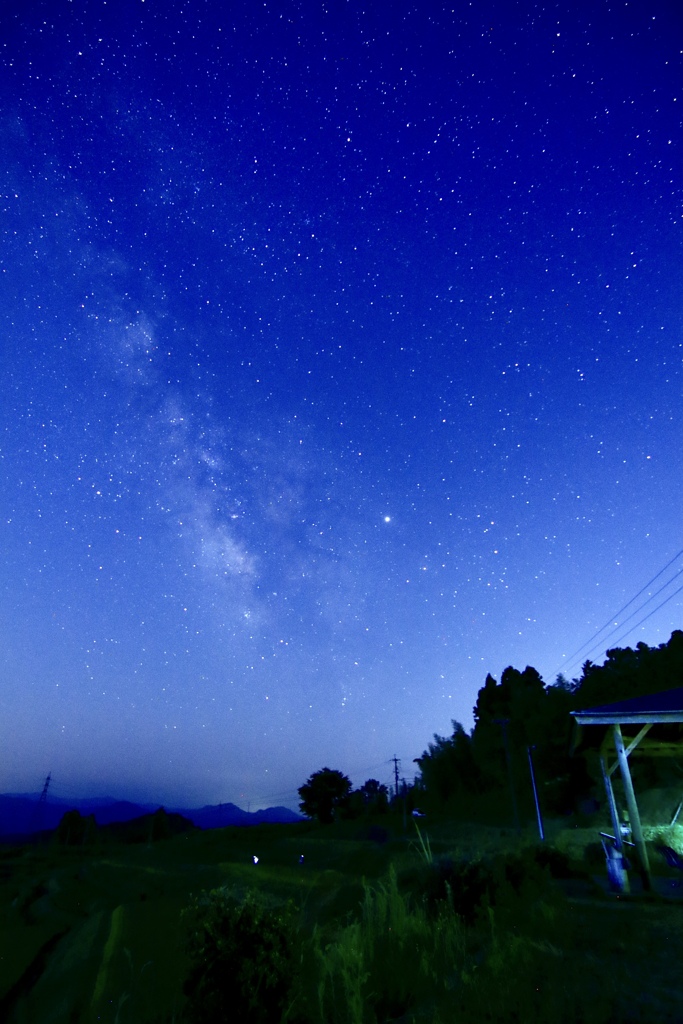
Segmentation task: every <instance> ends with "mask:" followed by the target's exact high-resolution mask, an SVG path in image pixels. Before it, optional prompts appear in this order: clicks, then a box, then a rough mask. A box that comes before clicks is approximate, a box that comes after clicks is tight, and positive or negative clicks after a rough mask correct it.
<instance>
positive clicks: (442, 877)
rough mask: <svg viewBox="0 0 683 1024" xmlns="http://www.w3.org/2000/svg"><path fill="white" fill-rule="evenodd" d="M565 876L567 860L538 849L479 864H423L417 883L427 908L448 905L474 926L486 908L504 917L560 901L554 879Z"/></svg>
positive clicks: (444, 859)
mask: <svg viewBox="0 0 683 1024" xmlns="http://www.w3.org/2000/svg"><path fill="white" fill-rule="evenodd" d="M562 872H567V873H568V872H569V863H568V861H567V858H565V857H564V855H563V854H561V853H560V852H559V851H556V852H555V853H550V852H549V851H547V850H546V849H545V848H544V847H537V848H533V849H528V850H525V851H524V852H523V853H505V854H503V853H501V854H496V855H494V856H492V857H484V858H481V859H477V860H453V859H452V858H450V857H441V858H437V859H436V860H434V861H433V863H432V864H428V865H425V867H424V868H423V869H422V870H421V872H420V876H419V877H418V879H417V880H416V883H415V884H416V887H417V889H418V891H419V892H420V893H421V894H422V895H423V897H424V898H425V899H426V901H427V903H428V905H429V906H431V907H435V906H436V905H438V904H439V903H441V902H443V901H448V902H449V903H450V905H451V907H452V908H453V910H454V911H455V913H456V914H459V915H460V916H461V917H462V918H463V919H464V920H465V921H466V923H467V924H469V925H472V924H474V923H475V921H476V920H477V918H478V917H480V916H481V915H482V913H483V912H484V911H485V910H486V908H488V907H496V908H497V913H502V914H503V916H506V915H514V914H518V913H520V912H522V911H523V910H525V909H528V908H530V907H533V905H535V904H537V903H538V902H539V901H541V900H542V901H545V902H551V903H554V902H556V901H557V900H558V899H561V894H560V892H559V890H558V889H556V888H555V887H554V886H553V885H552V881H551V875H552V876H554V877H566V875H563V874H562Z"/></svg>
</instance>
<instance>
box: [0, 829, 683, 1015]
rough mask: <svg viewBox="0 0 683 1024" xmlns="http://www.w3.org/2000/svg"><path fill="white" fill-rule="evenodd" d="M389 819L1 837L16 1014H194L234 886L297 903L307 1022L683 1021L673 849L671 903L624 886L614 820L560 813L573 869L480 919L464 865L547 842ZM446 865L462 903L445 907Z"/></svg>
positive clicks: (558, 842)
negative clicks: (212, 929)
mask: <svg viewBox="0 0 683 1024" xmlns="http://www.w3.org/2000/svg"><path fill="white" fill-rule="evenodd" d="M387 820H389V821H390V819H384V821H383V822H382V826H381V828H382V829H383V830H385V832H386V834H383V833H382V832H381V831H378V830H376V831H375V832H374V833H373V832H372V831H371V830H369V829H368V828H367V826H363V825H359V824H358V823H357V822H348V823H340V824H339V825H334V826H330V827H329V828H320V827H317V826H314V825H311V824H301V825H294V826H284V825H279V826H259V827H256V828H252V829H224V830H216V831H211V832H194V833H190V834H187V835H184V836H179V837H176V838H174V839H170V840H166V841H163V842H158V843H155V844H154V845H142V844H141V845H128V846H124V845H112V846H103V847H101V848H97V847H95V848H88V847H81V848H74V847H56V846H50V845H43V846H34V847H23V848H10V847H5V848H2V847H0V1020H2V1021H6V1022H7V1024H53V1022H54V1024H62V1022H83V1024H86V1022H88V1024H89V1022H91V1021H92V1022H95V1021H101V1022H104V1024H114V1022H117V1024H165V1022H170V1021H181V1020H182V1019H184V1017H183V1014H184V1013H185V1011H186V1009H187V1007H185V997H184V995H183V982H184V980H185V978H186V977H187V974H188V969H189V966H190V964H189V961H188V956H187V952H186V949H185V947H184V938H183V923H182V910H183V908H185V907H187V906H188V904H189V903H190V902H191V900H192V898H193V897H196V896H198V895H199V894H200V893H202V892H206V891H210V890H215V889H221V888H222V887H230V891H232V892H233V893H236V894H237V895H238V896H239V894H240V893H246V892H248V891H249V890H251V889H257V890H259V891H261V892H263V893H265V894H267V897H268V899H269V900H270V901H271V902H272V901H275V902H276V903H277V902H286V901H290V900H291V901H293V904H294V905H295V907H296V911H295V913H296V921H297V927H298V931H299V933H300V934H301V936H302V937H303V939H304V941H305V950H304V952H302V953H301V957H302V958H303V959H302V963H303V964H304V967H302V969H301V978H300V979H299V982H298V984H297V987H296V989H295V991H294V995H293V997H292V1003H291V1006H289V1009H288V1017H287V1019H288V1020H290V1021H292V1024H299V1022H311V1024H312V1022H313V1021H320V1022H324V1024H328V1022H329V1024H334V1022H335V1021H339V1022H340V1024H342V1022H344V1024H356V1022H358V1024H366V1022H369V1024H372V1022H374V1021H389V1020H397V1021H398V1020H400V1021H402V1022H406V1024H407V1022H408V1021H413V1020H414V1021H423V1020H424V1021H429V1022H430V1024H439V1022H440V1024H450V1022H451V1021H453V1022H456V1021H463V1022H469V1021H475V1020H476V1021H477V1022H479V1021H484V1020H491V1021H493V1020H496V1021H498V1020H502V1021H517V1020H519V1021H525V1022H529V1021H539V1022H540V1021H543V1022H544V1024H546V1022H547V1024H551V1022H552V1021H567V1022H570V1021H582V1020H587V1021H588V1020H594V1021H605V1022H607V1021H622V1022H624V1024H627V1022H636V1021H653V1022H655V1021H656V1022H658V1024H661V1022H664V1021H672V1022H673V1021H677V1022H681V1021H683V992H682V991H681V986H680V983H679V977H680V965H681V963H683V900H681V899H680V896H681V894H682V893H683V887H680V888H679V887H675V886H674V884H673V883H675V882H677V881H678V879H676V878H673V877H672V876H671V872H670V871H669V869H668V868H666V865H665V864H663V863H659V860H661V858H659V860H658V858H657V855H656V854H654V853H653V856H652V860H653V866H654V868H655V870H656V873H657V877H656V879H655V881H656V892H655V894H653V895H652V896H649V897H645V896H639V895H638V894H637V893H634V895H633V896H631V897H630V898H626V897H617V896H615V895H613V894H610V893H608V892H607V891H606V886H605V885H604V880H605V877H606V874H605V869H604V862H603V863H601V862H600V859H599V857H596V856H595V841H596V838H597V829H596V828H595V827H591V828H586V829H579V828H576V827H573V825H572V823H571V822H562V823H554V824H551V825H550V827H549V833H550V839H549V842H548V845H550V846H552V847H553V848H554V849H556V850H560V851H564V852H565V854H566V855H567V856H566V857H565V858H564V860H563V864H564V868H565V870H563V871H561V872H560V874H563V875H565V876H566V877H563V878H556V879H553V880H551V879H550V877H549V876H548V874H547V872H546V873H545V874H544V875H543V878H542V879H541V881H540V882H539V881H538V879H536V881H535V882H534V883H533V885H527V884H526V882H521V883H520V884H519V886H517V887H515V886H509V885H508V886H507V887H504V888H502V889H500V890H496V891H497V892H500V893H502V895H501V896H500V903H499V904H497V903H496V902H495V901H494V902H493V905H492V906H490V907H486V906H485V905H482V906H481V907H479V908H478V910H477V914H476V917H472V919H471V920H467V921H465V920H464V919H463V917H462V916H459V915H458V913H456V912H455V910H457V907H458V903H457V900H458V899H459V898H460V896H459V893H458V892H456V891H455V889H456V888H457V885H458V884H460V883H459V882H458V881H457V879H458V877H459V876H458V875H457V870H456V872H455V875H453V874H452V872H453V870H454V869H453V867H452V865H453V864H455V865H458V864H460V865H462V864H467V863H471V862H473V861H478V860H481V859H482V858H483V859H484V860H486V859H487V858H489V859H490V858H495V856H496V855H499V854H500V853H501V852H505V851H509V852H512V851H515V850H519V849H520V848H522V847H525V846H527V847H528V846H530V845H532V844H533V843H534V837H533V834H532V833H531V832H529V833H528V834H525V835H523V836H521V837H520V836H518V835H517V834H516V833H513V832H512V831H508V830H500V829H494V828H484V827H482V826H474V825H466V824H455V823H447V822H442V823H434V822H430V823H429V824H428V825H427V826H426V828H425V829H424V832H425V836H424V838H426V837H427V836H428V838H429V848H428V850H427V849H426V848H425V847H424V846H421V844H420V842H419V840H418V837H417V834H416V833H415V831H413V833H412V834H409V835H404V833H403V831H402V827H401V823H400V822H396V823H395V827H394V826H392V824H391V821H390V824H389V826H388V827H387ZM378 839H380V840H382V841H377V840H378ZM302 855H303V863H300V858H301V856H302ZM586 855H588V859H586ZM254 856H257V857H258V863H257V864H255V863H254V861H253V857H254ZM591 858H593V859H592V860H591ZM430 859H431V860H432V862H433V863H431V864H430V863H427V861H428V860H430ZM439 871H441V872H442V874H443V873H444V872H445V874H444V877H445V878H446V877H448V878H450V879H451V882H450V883H449V884H452V888H453V890H454V891H453V893H452V894H451V895H452V897H453V901H454V902H453V905H450V906H449V904H448V899H442V900H441V901H440V902H439V901H437V902H432V903H431V904H430V903H429V898H430V897H429V894H430V891H431V890H430V885H431V886H432V889H434V884H435V882H434V880H435V878H436V876H437V875H438V872H439ZM449 871H450V872H451V874H450V875H448V872H449ZM539 877H540V876H539ZM453 878H455V882H453ZM681 880H683V876H682V878H681ZM634 888H635V887H634ZM435 891H436V890H435V889H434V892H435ZM445 892H446V893H447V894H448V893H449V892H450V890H449V889H446V890H445ZM453 907H455V910H454V909H453Z"/></svg>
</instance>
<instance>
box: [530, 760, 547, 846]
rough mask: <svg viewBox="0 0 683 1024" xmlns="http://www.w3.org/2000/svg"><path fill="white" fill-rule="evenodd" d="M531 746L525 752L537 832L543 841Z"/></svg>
mask: <svg viewBox="0 0 683 1024" xmlns="http://www.w3.org/2000/svg"><path fill="white" fill-rule="evenodd" d="M532 749H533V748H532V747H527V748H526V752H527V754H528V755H529V771H530V772H531V787H532V789H533V791H534V803H535V804H536V818H537V820H538V834H539V836H540V837H541V842H543V841H544V839H545V836H544V834H543V818H542V817H541V805H540V804H539V802H538V790H537V789H536V775H535V773H534V761H533V758H532V756H531V751H532Z"/></svg>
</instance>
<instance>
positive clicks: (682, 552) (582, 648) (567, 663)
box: [557, 548, 683, 673]
mask: <svg viewBox="0 0 683 1024" xmlns="http://www.w3.org/2000/svg"><path fill="white" fill-rule="evenodd" d="M681 555H683V548H681V550H680V551H678V552H676V554H675V555H674V556H673V558H671V559H670V560H669V561H668V562H667V563H666V565H665V566H663V568H661V569H660V570H659V572H657V573H655V575H654V576H653V577H652V579H651V580H649V581H648V582H647V583H646V584H645V586H644V587H641V588H640V590H639V591H638V593H637V594H634V595H633V597H632V598H631V599H630V600H629V601H627V602H626V604H625V605H624V606H623V607H622V608H620V609H619V611H618V612H615V613H614V615H611V616H610V617H609V619H608V620H607V622H605V623H604V625H602V626H600V629H598V630H597V632H595V633H593V635H592V636H591V637H589V639H588V640H586V642H585V643H583V644H581V646H580V647H578V648H577V649H576V650H575V651H574V653H573V654H570V655H569V658H568V659H567V660H566V661H565V662H564V663H563V664H562V665H561V666H560V667H559V668H558V669H557V672H558V673H559V672H562V670H563V669H567V668H569V667H570V666H572V665H573V664H574V663H575V660H576V658H577V656H578V655H579V654H581V653H582V652H583V651H585V649H586V648H587V647H588V646H589V644H591V643H592V642H593V640H595V638H596V637H598V636H600V634H601V633H602V632H603V631H604V630H605V629H607V627H608V626H610V625H611V624H612V623H613V622H614V620H615V619H616V618H618V617H619V616H620V615H621V614H622V612H625V611H626V609H627V608H630V606H631V605H632V604H633V602H634V601H637V600H638V598H639V597H640V595H641V594H643V593H644V592H645V591H646V590H647V588H648V587H650V586H652V584H653V583H654V582H655V580H658V579H659V577H660V576H661V575H662V573H664V572H666V570H667V569H668V568H669V566H670V565H673V563H674V562H675V561H676V559H677V558H680V556H681ZM681 571H683V570H681ZM678 575H680V572H679V573H676V574H675V575H674V576H673V577H672V578H671V579H670V580H669V581H668V583H665V584H664V586H663V587H660V589H659V590H658V591H657V593H661V591H662V590H664V589H665V588H666V587H668V586H669V584H670V583H672V582H673V580H675V579H676V577H677V576H678ZM676 593H678V591H676ZM652 596H653V597H654V596H655V595H652ZM671 596H672V597H673V596H674V595H673V594H672V595H671ZM651 599H652V598H649V599H648V600H651ZM647 603H648V602H647V601H646V602H645V604H647ZM664 603H666V602H664ZM644 607H645V605H641V608H640V609H637V610H636V612H634V613H633V614H635V615H637V614H638V611H639V610H641V609H642V608H644ZM660 607H661V605H660ZM656 610H657V609H655V611H656ZM653 614H654V613H653ZM632 617H633V616H632V615H631V616H629V618H632ZM647 617H648V618H649V616H647ZM626 621H628V619H627V620H626ZM643 621H644V620H643ZM638 625H640V623H638ZM621 626H623V623H621V624H620V625H617V626H616V629H619V628H620V627H621ZM633 628H634V629H637V626H634V627H633ZM615 631H616V630H613V631H612V632H615ZM628 632H629V633H630V632H631V630H629V631H628ZM608 635H610V636H611V633H610V634H608ZM604 639H607V637H605V638H604ZM601 645H602V641H601V642H600V644H597V645H595V646H596V647H599V646H601ZM593 650H595V647H592V648H591V651H593ZM587 653H590V652H587Z"/></svg>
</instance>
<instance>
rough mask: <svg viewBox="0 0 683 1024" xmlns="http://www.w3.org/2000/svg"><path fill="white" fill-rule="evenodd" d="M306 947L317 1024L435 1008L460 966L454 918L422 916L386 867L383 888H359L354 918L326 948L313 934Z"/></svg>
mask: <svg viewBox="0 0 683 1024" xmlns="http://www.w3.org/2000/svg"><path fill="white" fill-rule="evenodd" d="M314 943H315V960H316V966H317V976H318V982H317V1019H318V1021H320V1022H321V1024H322V1022H324V1024H376V1022H381V1021H389V1020H394V1019H396V1018H398V1017H401V1016H403V1015H405V1014H406V1013H408V1012H409V1011H410V1010H412V1009H415V1008H416V1007H418V1006H425V1005H431V1006H433V1007H437V1006H438V1004H439V1003H440V1002H442V1001H443V999H444V997H447V996H448V995H449V993H450V992H451V991H452V990H453V989H454V988H455V987H457V986H459V985H460V984H461V979H462V975H463V972H464V971H465V968H466V959H467V954H466V942H465V928H464V925H463V923H462V921H461V920H460V918H459V917H457V916H456V915H455V914H454V913H453V911H452V909H451V908H450V907H448V906H444V907H442V908H440V910H439V912H438V913H437V914H436V915H435V916H429V915H428V913H427V909H426V906H425V905H424V904H415V903H413V902H412V901H411V899H410V898H409V897H408V896H406V895H404V894H402V893H401V892H400V891H399V889H398V885H397V881H396V874H395V872H394V870H393V869H392V870H391V871H390V872H389V877H388V879H387V881H386V882H385V883H383V884H380V885H378V886H376V887H374V888H370V887H369V886H366V887H365V894H364V898H363V902H362V905H361V914H360V919H359V920H357V921H354V922H352V923H350V924H348V925H347V926H346V927H344V928H343V929H342V930H341V931H340V932H339V933H338V935H337V937H336V939H335V940H334V941H332V942H331V943H329V944H328V945H327V946H324V947H323V945H322V944H321V942H320V937H319V935H318V934H316V935H315V936H314Z"/></svg>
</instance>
